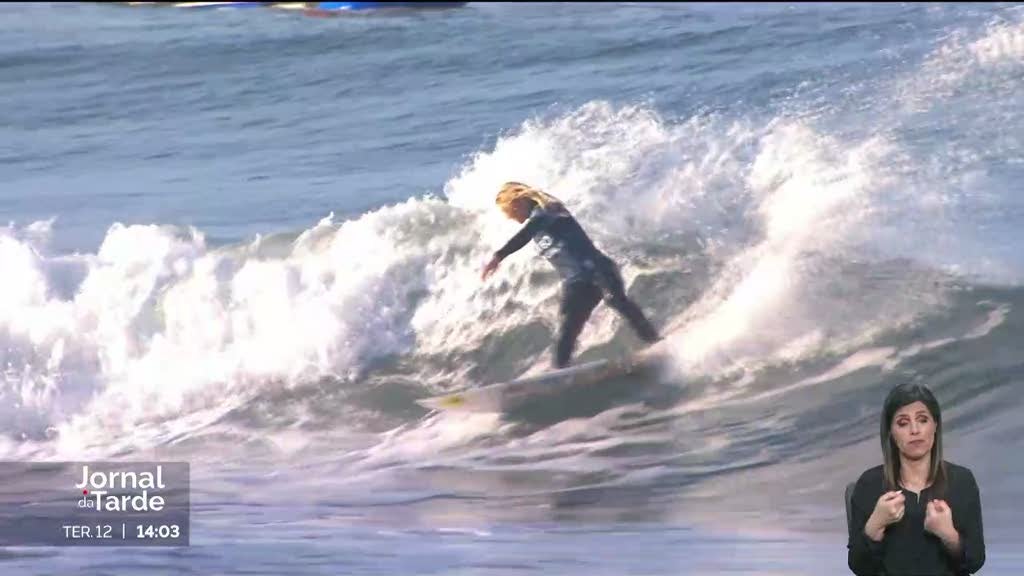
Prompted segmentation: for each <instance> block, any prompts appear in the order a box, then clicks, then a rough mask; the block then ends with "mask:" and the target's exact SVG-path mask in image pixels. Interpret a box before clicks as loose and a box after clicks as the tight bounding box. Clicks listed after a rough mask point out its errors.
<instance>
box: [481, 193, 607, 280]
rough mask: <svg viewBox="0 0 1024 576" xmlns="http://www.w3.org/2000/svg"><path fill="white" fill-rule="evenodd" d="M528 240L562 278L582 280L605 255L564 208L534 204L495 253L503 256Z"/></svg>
mask: <svg viewBox="0 0 1024 576" xmlns="http://www.w3.org/2000/svg"><path fill="white" fill-rule="evenodd" d="M530 240H534V241H535V242H536V243H537V245H538V246H539V247H540V252H541V255H542V256H544V257H545V258H547V259H548V261H549V262H551V264H552V265H553V266H554V267H555V269H556V270H558V273H559V274H560V275H561V276H562V279H563V280H566V281H577V280H581V281H585V280H589V279H591V278H592V277H593V273H594V269H595V266H596V265H597V264H599V263H602V260H604V259H607V256H605V255H604V254H602V253H601V251H600V250H598V249H597V248H596V247H595V246H594V243H593V242H591V241H590V238H589V237H588V236H587V233H586V232H584V231H583V227H582V226H580V225H579V222H577V221H576V219H575V218H573V217H572V215H571V214H569V212H568V211H567V210H565V209H564V208H560V207H554V208H550V209H546V210H545V209H543V208H541V207H540V206H537V207H535V208H534V209H533V211H532V212H531V213H530V217H529V219H527V221H526V223H525V224H524V225H523V227H522V228H521V229H520V230H519V232H517V233H516V235H515V236H513V237H512V238H511V239H510V240H509V241H508V242H507V243H505V245H504V246H502V247H501V249H500V250H498V251H497V252H495V255H496V256H497V257H498V258H500V259H502V260H504V259H505V258H506V257H507V256H508V255H510V254H512V253H513V252H515V251H516V250H519V249H520V248H522V247H523V246H526V243H527V242H529V241H530Z"/></svg>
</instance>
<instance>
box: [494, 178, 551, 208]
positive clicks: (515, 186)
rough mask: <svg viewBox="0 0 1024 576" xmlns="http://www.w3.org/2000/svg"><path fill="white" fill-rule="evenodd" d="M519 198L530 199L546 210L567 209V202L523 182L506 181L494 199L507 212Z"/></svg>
mask: <svg viewBox="0 0 1024 576" xmlns="http://www.w3.org/2000/svg"><path fill="white" fill-rule="evenodd" d="M519 199H526V200H530V201H532V202H533V203H534V204H536V205H538V206H540V207H541V208H543V209H544V210H554V211H565V204H563V203H562V201H561V200H559V199H558V198H555V197H554V196H552V195H550V194H548V193H547V192H544V191H542V190H538V189H536V188H533V187H531V186H527V185H526V184H523V183H522V182H506V183H505V184H503V185H502V187H501V190H499V191H498V196H497V197H496V198H495V199H494V203H495V204H497V205H498V206H499V207H500V208H501V209H502V211H504V212H505V213H506V214H507V213H509V210H510V209H511V207H512V203H513V202H515V201H516V200H519Z"/></svg>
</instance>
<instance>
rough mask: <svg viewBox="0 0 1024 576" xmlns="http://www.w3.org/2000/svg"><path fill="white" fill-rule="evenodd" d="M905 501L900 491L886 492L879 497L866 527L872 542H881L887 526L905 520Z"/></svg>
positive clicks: (866, 532) (865, 529) (865, 531)
mask: <svg viewBox="0 0 1024 576" xmlns="http://www.w3.org/2000/svg"><path fill="white" fill-rule="evenodd" d="M905 500H906V498H905V497H904V496H903V492H900V491H899V490H893V491H892V492H886V493H885V494H882V495H881V496H879V497H878V502H877V503H876V504H875V510H874V512H872V513H871V517H870V518H868V521H867V524H865V525H864V533H865V534H867V535H868V537H869V538H871V539H872V540H874V541H876V542H881V541H882V538H883V537H884V536H885V528H886V526H889V525H890V524H895V523H897V522H899V521H900V520H902V519H903V512H904V511H905V510H906V509H905V508H904V506H903V503H904V501H905Z"/></svg>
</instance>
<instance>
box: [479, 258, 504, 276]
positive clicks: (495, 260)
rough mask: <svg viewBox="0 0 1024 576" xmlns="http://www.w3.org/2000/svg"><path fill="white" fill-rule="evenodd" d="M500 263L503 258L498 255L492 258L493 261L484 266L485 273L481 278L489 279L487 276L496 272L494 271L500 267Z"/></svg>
mask: <svg viewBox="0 0 1024 576" xmlns="http://www.w3.org/2000/svg"><path fill="white" fill-rule="evenodd" d="M498 264H501V259H500V258H498V257H497V256H495V257H493V258H491V261H490V262H488V263H487V265H486V266H484V271H483V274H481V275H480V279H481V280H487V277H488V276H490V275H491V274H494V271H495V270H497V269H498Z"/></svg>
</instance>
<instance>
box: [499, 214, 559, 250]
mask: <svg viewBox="0 0 1024 576" xmlns="http://www.w3.org/2000/svg"><path fill="white" fill-rule="evenodd" d="M549 221H550V218H548V217H547V216H546V215H545V214H543V213H541V212H539V211H538V212H534V213H533V215H531V216H530V219H529V220H527V221H526V224H524V225H523V227H522V228H520V229H519V232H517V233H516V235H515V236H513V237H512V238H511V239H510V240H509V241H508V242H506V243H505V245H504V246H502V247H501V248H500V249H499V250H498V251H497V252H495V253H494V255H495V256H497V257H498V258H499V259H501V260H504V259H505V258H507V257H508V256H509V255H510V254H512V253H514V252H515V251H517V250H519V249H520V248H522V247H523V246H526V243H527V242H529V241H530V240H532V239H533V237H534V236H536V235H537V233H538V232H540V231H541V230H543V229H544V228H545V227H546V226H547V225H548V223H549Z"/></svg>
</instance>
